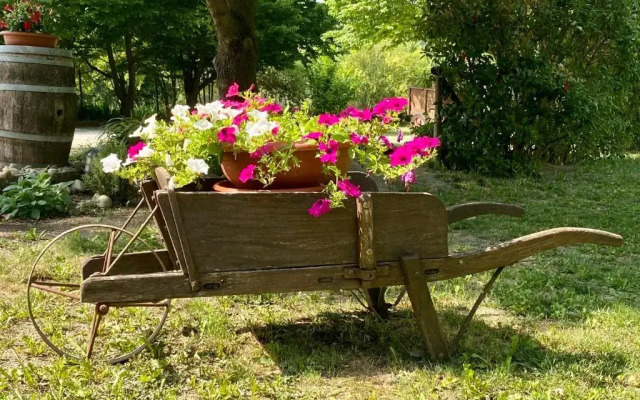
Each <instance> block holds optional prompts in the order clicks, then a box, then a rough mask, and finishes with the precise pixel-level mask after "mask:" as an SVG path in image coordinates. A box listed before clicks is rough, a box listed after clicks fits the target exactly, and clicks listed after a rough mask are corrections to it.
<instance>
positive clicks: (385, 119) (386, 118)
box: [382, 115, 393, 125]
mask: <svg viewBox="0 0 640 400" xmlns="http://www.w3.org/2000/svg"><path fill="white" fill-rule="evenodd" d="M391 122H393V118H391V117H390V116H389V115H383V116H382V124H383V125H387V124H390V123H391Z"/></svg>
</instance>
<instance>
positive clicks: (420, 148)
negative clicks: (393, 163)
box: [405, 136, 440, 156]
mask: <svg viewBox="0 0 640 400" xmlns="http://www.w3.org/2000/svg"><path fill="white" fill-rule="evenodd" d="M405 146H409V147H410V148H411V149H412V150H413V152H414V153H416V154H419V155H421V156H428V155H429V154H430V151H429V150H430V149H433V148H434V147H438V146H440V139H439V138H437V137H428V136H421V137H417V138H414V139H413V140H411V141H410V142H407V143H405Z"/></svg>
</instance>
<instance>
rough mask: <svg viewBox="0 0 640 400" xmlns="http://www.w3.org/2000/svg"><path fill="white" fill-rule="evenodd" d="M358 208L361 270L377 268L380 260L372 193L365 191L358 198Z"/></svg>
mask: <svg viewBox="0 0 640 400" xmlns="http://www.w3.org/2000/svg"><path fill="white" fill-rule="evenodd" d="M356 210H357V214H358V256H359V266H360V269H361V270H375V268H376V266H377V262H378V260H377V258H376V249H375V247H376V246H375V240H374V236H373V199H372V197H371V194H370V193H363V194H362V196H360V198H358V199H356Z"/></svg>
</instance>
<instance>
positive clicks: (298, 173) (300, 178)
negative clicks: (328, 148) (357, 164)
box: [221, 143, 351, 190]
mask: <svg viewBox="0 0 640 400" xmlns="http://www.w3.org/2000/svg"><path fill="white" fill-rule="evenodd" d="M274 145H275V146H277V144H275V143H274ZM293 146H294V149H295V152H294V155H295V156H296V157H297V158H298V160H299V164H300V165H299V166H298V167H294V168H292V169H291V170H290V171H288V172H284V173H280V174H277V175H276V177H275V180H274V182H273V184H271V185H270V186H269V187H268V189H289V188H305V187H312V186H319V185H323V184H326V183H328V182H329V181H330V180H331V179H332V178H333V177H332V176H328V175H325V174H324V172H323V170H322V162H321V161H320V159H319V158H316V155H317V152H318V145H317V144H308V143H294V145H293ZM349 146H350V144H349V143H343V144H340V147H339V151H338V162H337V163H336V166H337V167H338V168H339V169H340V170H341V171H342V172H343V173H346V172H347V171H348V170H349V167H350V166H351V159H350V158H349V151H348V150H349ZM257 161H258V160H257V159H256V158H252V157H251V156H250V155H249V153H238V154H234V153H233V152H232V151H225V152H224V153H223V154H222V163H221V167H222V172H223V173H224V176H226V177H227V179H228V180H229V181H230V182H231V183H232V184H233V185H234V186H236V187H237V188H239V189H254V190H255V189H264V187H263V186H262V183H260V182H258V181H256V180H250V181H247V182H245V183H243V182H242V181H240V179H239V178H238V177H239V175H240V172H241V171H242V170H243V169H244V168H245V167H246V166H247V165H249V164H257Z"/></svg>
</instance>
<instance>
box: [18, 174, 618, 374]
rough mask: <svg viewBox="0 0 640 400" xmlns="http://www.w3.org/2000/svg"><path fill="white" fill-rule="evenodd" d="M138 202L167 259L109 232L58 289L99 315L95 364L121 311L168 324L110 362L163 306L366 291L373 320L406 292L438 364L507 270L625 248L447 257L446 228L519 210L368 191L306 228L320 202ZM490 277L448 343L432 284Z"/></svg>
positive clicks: (535, 239)
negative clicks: (550, 255) (149, 312)
mask: <svg viewBox="0 0 640 400" xmlns="http://www.w3.org/2000/svg"><path fill="white" fill-rule="evenodd" d="M371 188H372V189H371V190H375V188H374V186H373V185H372V186H371ZM142 192H143V194H144V199H143V201H145V202H146V203H147V205H148V207H149V209H150V210H151V214H150V216H149V217H148V218H147V219H146V220H145V222H144V223H143V225H146V224H147V223H148V222H150V221H151V220H152V219H154V220H155V222H156V224H157V225H158V228H159V232H160V235H161V237H162V239H163V242H164V244H165V249H163V250H146V251H136V252H127V251H128V246H125V247H124V248H123V250H120V251H119V252H116V251H114V249H113V248H114V246H113V241H114V240H115V238H117V237H118V236H120V235H126V236H128V237H130V239H128V240H129V242H128V243H129V244H131V243H133V242H135V241H136V240H139V239H140V234H141V232H142V228H140V229H139V230H138V231H137V232H136V233H132V232H129V231H126V230H125V229H124V227H123V228H116V227H107V228H104V229H105V230H107V231H108V233H109V240H108V241H107V250H106V251H105V252H104V253H102V254H99V255H96V256H93V257H90V258H89V259H88V260H86V262H85V263H84V264H83V266H82V274H81V275H82V278H81V282H80V283H79V285H78V287H75V286H74V287H68V288H66V289H64V290H63V289H61V288H58V289H54V290H58V291H64V293H75V296H76V298H75V299H71V300H70V301H79V302H81V303H84V304H90V305H91V307H94V308H93V309H94V310H95V314H94V316H93V318H92V323H91V325H90V333H89V335H88V341H89V343H88V345H87V348H86V354H85V356H87V355H89V356H91V355H92V351H93V347H94V341H95V340H96V336H98V334H99V327H100V324H101V322H104V321H103V320H106V319H107V318H108V317H109V316H108V313H109V312H110V310H111V309H113V308H116V307H120V308H122V307H134V308H135V307H137V308H145V307H158V308H161V309H162V310H163V312H164V314H163V316H162V317H161V318H160V323H159V325H158V326H157V327H156V329H154V330H153V331H148V332H147V333H146V334H145V336H144V341H145V342H143V343H142V344H140V343H138V344H137V347H136V348H135V349H133V350H132V351H127V352H126V353H125V354H124V355H118V356H112V355H110V356H109V357H108V360H110V361H112V362H118V361H123V360H124V359H126V358H128V357H130V356H132V355H133V354H136V353H138V352H139V351H141V350H142V349H144V347H145V346H147V345H148V342H149V341H151V340H153V339H155V338H156V337H157V335H158V333H159V331H160V328H161V326H162V324H163V323H164V320H165V319H166V313H167V312H168V310H169V301H170V299H174V298H195V297H208V296H224V295H243V294H260V293H285V292H298V291H317V290H338V289H345V290H361V291H363V292H364V293H365V294H366V296H367V300H368V303H369V307H370V308H371V309H372V310H373V311H376V312H379V313H385V312H386V310H387V308H388V304H387V303H386V302H385V301H384V291H385V288H386V287H388V286H395V285H404V286H405V287H406V291H407V293H408V295H409V298H410V300H411V305H412V307H413V311H414V315H415V317H416V319H417V322H418V327H419V330H420V333H421V335H422V338H423V339H424V342H425V345H426V348H427V350H428V352H429V354H430V355H431V357H432V358H433V359H434V360H445V359H447V358H449V357H450V355H451V353H452V352H453V348H454V347H455V344H456V343H457V341H458V340H459V338H460V337H461V336H462V335H463V334H464V332H465V330H466V326H467V325H468V323H469V321H470V320H471V318H472V316H473V314H474V313H475V311H476V310H477V308H478V306H479V305H480V303H481V302H482V300H483V299H484V297H485V296H486V294H487V292H488V291H489V289H490V287H491V285H493V282H495V280H496V278H497V277H498V275H499V273H500V271H502V269H503V268H504V267H507V266H510V265H513V264H514V263H516V262H517V261H519V260H522V259H523V258H526V257H529V256H531V255H534V254H536V253H539V252H541V251H544V250H548V249H552V248H555V247H558V246H568V245H575V244H580V243H593V244H600V245H607V246H620V245H621V244H622V238H621V237H620V236H618V235H615V234H612V233H608V232H604V231H599V230H593V229H584V228H556V229H550V230H546V231H542V232H538V233H534V234H531V235H527V236H523V237H520V238H518V239H515V240H512V241H509V242H506V243H502V244H500V245H498V246H496V247H493V248H489V249H486V250H482V251H479V252H476V253H469V254H455V255H450V254H449V250H448V236H447V235H448V225H449V224H450V223H454V222H457V221H460V220H463V219H466V218H470V217H475V216H478V215H482V214H488V213H493V214H505V215H511V216H522V214H523V211H522V209H521V208H519V207H516V206H512V205H506V204H494V203H471V204H466V205H459V206H454V207H451V208H449V209H447V208H445V206H444V205H443V204H442V202H441V201H440V200H439V199H438V198H437V197H435V196H433V195H431V194H429V193H376V192H373V191H372V192H367V193H364V194H363V195H362V196H361V197H360V198H358V199H353V200H351V201H347V202H346V205H345V207H344V208H342V209H335V210H332V211H331V212H330V213H328V214H326V215H323V216H322V217H320V218H312V217H310V216H309V215H308V214H307V212H306V208H308V206H309V204H312V203H313V202H314V201H315V200H316V199H317V198H319V196H321V194H319V193H269V192H254V193H232V194H227V193H216V192H184V191H174V190H172V189H171V188H168V187H164V188H163V189H158V188H157V186H155V183H154V182H146V183H145V184H144V185H143V190H142ZM141 205H142V203H141ZM139 208H140V207H139ZM61 236H62V235H61ZM56 239H58V238H56ZM45 251H46V249H45ZM43 253H44V252H43ZM40 258H42V255H41V256H40V257H39V259H38V260H40ZM36 264H38V261H36ZM34 270H36V265H34ZM489 270H495V272H494V275H493V276H492V278H491V279H490V281H489V283H488V284H487V286H486V287H485V288H484V290H483V291H482V292H481V294H480V297H479V298H478V301H476V304H474V306H473V308H472V310H471V313H470V314H469V316H468V317H467V319H466V320H465V322H464V323H463V326H462V328H461V330H460V332H459V334H458V335H457V336H456V337H455V338H454V339H453V342H452V343H448V342H447V340H446V339H445V337H444V336H443V334H442V331H441V329H440V324H439V322H438V316H437V313H436V310H435V308H434V304H433V300H432V298H431V295H430V292H429V288H428V283H429V282H436V281H441V280H446V279H451V278H456V277H461V276H466V275H470V274H476V273H480V272H484V271H489ZM40 276H41V275H40ZM46 279H48V278H38V274H32V276H31V277H30V278H29V290H30V292H33V291H34V289H41V290H42V288H45V289H44V290H45V291H46V290H47V288H49V289H51V288H52V287H54V286H55V285H53V286H47V283H46V282H45V280H46ZM54 283H55V282H54ZM35 291H37V290H35ZM49 292H50V291H49ZM30 302H31V300H30ZM31 309H32V307H31V303H30V312H31ZM32 318H33V320H34V324H35V326H36V329H37V330H38V332H39V333H40V334H41V336H43V338H44V339H45V341H46V342H47V343H48V344H49V345H50V346H52V348H53V349H54V350H56V351H57V352H58V353H60V354H64V355H67V356H69V357H76V358H79V356H76V355H72V354H69V353H68V352H67V351H64V350H62V349H61V348H60V346H56V345H54V343H52V342H53V340H52V339H51V338H50V337H49V336H47V335H46V333H45V332H43V329H41V326H40V325H39V324H38V323H37V318H35V317H34V316H33V313H32ZM96 321H97V322H96ZM111 353H113V352H111Z"/></svg>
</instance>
